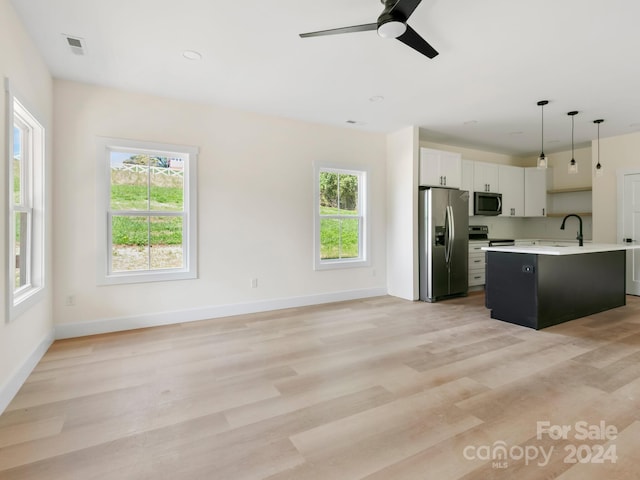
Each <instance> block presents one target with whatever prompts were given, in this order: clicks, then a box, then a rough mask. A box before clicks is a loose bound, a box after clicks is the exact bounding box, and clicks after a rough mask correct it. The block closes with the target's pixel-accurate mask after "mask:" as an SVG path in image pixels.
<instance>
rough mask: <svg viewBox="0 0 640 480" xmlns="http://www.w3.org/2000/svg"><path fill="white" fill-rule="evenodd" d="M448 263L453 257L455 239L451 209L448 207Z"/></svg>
mask: <svg viewBox="0 0 640 480" xmlns="http://www.w3.org/2000/svg"><path fill="white" fill-rule="evenodd" d="M447 208H448V209H449V261H448V263H451V257H452V256H453V244H454V240H455V238H456V221H455V217H454V215H453V207H452V206H451V205H449V206H448V207H447Z"/></svg>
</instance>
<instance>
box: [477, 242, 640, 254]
mask: <svg viewBox="0 0 640 480" xmlns="http://www.w3.org/2000/svg"><path fill="white" fill-rule="evenodd" d="M634 248H640V245H635V244H617V243H585V244H584V246H583V247H579V246H578V243H577V242H576V244H575V245H571V246H566V247H565V246H550V245H530V246H528V245H527V246H520V247H518V246H515V247H512V246H509V247H482V250H486V251H489V252H506V253H531V254H534V255H576V254H581V253H596V252H613V251H616V250H633V249H634Z"/></svg>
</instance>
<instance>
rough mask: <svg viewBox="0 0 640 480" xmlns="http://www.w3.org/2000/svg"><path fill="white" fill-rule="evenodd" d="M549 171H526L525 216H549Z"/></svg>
mask: <svg viewBox="0 0 640 480" xmlns="http://www.w3.org/2000/svg"><path fill="white" fill-rule="evenodd" d="M548 171H549V170H548V169H539V168H535V167H534V168H525V169H524V215H525V217H544V216H546V215H547V172H548Z"/></svg>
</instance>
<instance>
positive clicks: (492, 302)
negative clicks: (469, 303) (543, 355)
mask: <svg viewBox="0 0 640 480" xmlns="http://www.w3.org/2000/svg"><path fill="white" fill-rule="evenodd" d="M625 268H626V252H625V251H624V250H621V251H608V252H594V253H584V254H578V255H541V254H533V253H510V252H495V251H488V252H487V269H486V272H487V280H486V287H485V292H486V300H485V304H486V306H487V308H489V309H491V318H495V319H498V320H503V321H505V322H511V323H515V324H518V325H522V326H525V327H530V328H535V329H536V330H538V329H541V328H545V327H549V326H551V325H557V324H558V323H562V322H566V321H569V320H574V319H576V318H580V317H585V316H587V315H592V314H594V313H598V312H602V311H605V310H609V309H611V308H616V307H621V306H623V305H625V303H626V298H625Z"/></svg>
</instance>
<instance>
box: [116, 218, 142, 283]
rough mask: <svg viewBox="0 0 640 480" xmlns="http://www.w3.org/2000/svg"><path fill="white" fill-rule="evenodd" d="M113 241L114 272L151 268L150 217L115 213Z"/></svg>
mask: <svg viewBox="0 0 640 480" xmlns="http://www.w3.org/2000/svg"><path fill="white" fill-rule="evenodd" d="M111 242H112V249H111V270H112V271H113V272H129V271H133V270H148V269H149V217H133V216H126V215H114V216H113V217H112V221H111Z"/></svg>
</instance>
